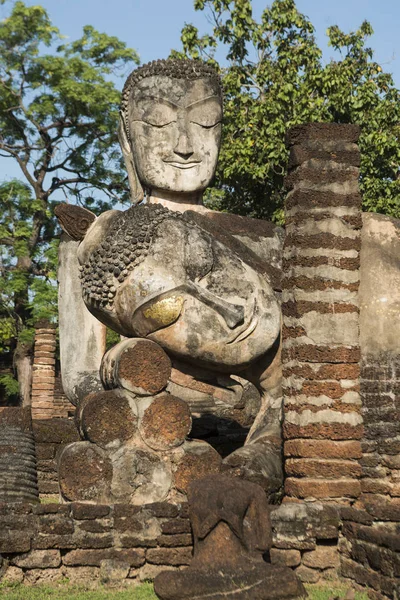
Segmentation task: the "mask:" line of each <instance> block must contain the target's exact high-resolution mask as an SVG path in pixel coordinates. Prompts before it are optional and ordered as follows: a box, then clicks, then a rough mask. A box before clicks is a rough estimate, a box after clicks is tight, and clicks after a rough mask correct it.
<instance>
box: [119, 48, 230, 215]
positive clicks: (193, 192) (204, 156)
mask: <svg viewBox="0 0 400 600" xmlns="http://www.w3.org/2000/svg"><path fill="white" fill-rule="evenodd" d="M221 121H222V90H221V82H220V79H219V76H218V74H217V72H216V71H215V70H214V69H213V68H212V67H211V66H209V65H206V64H204V63H202V62H201V61H196V60H174V59H168V60H158V61H154V62H151V63H148V64H147V65H144V66H142V67H139V68H138V69H135V70H134V71H133V72H132V73H131V75H130V76H129V77H128V79H127V81H126V83H125V86H124V89H123V93H122V101H121V112H120V127H119V139H120V143H121V148H122V152H123V154H124V158H125V163H126V167H127V171H128V177H129V184H130V188H131V196H132V202H133V204H136V203H138V202H140V201H141V200H142V199H143V197H144V191H146V193H147V194H148V195H153V196H154V195H155V196H161V197H163V196H166V197H169V198H171V197H172V198H173V199H174V200H178V201H185V199H188V198H190V200H191V201H193V198H195V197H196V196H201V194H202V192H203V191H204V190H205V189H206V188H207V187H208V186H209V185H210V182H211V180H212V178H213V176H214V173H215V168H216V164H217V159H218V153H219V147H220V140H221Z"/></svg>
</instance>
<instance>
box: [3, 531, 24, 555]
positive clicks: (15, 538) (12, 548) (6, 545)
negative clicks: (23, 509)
mask: <svg viewBox="0 0 400 600" xmlns="http://www.w3.org/2000/svg"><path fill="white" fill-rule="evenodd" d="M30 549H31V535H30V534H29V533H23V532H22V531H10V532H2V533H1V534H0V553H1V554H9V553H14V552H29V550H30Z"/></svg>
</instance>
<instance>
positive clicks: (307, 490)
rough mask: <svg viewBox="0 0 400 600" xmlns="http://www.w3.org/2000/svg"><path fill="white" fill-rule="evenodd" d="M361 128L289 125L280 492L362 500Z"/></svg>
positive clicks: (284, 256) (293, 495)
mask: <svg viewBox="0 0 400 600" xmlns="http://www.w3.org/2000/svg"><path fill="white" fill-rule="evenodd" d="M358 135H359V130H358V128H357V127H356V126H353V125H337V124H310V125H305V126H297V127H294V128H293V129H292V130H291V132H290V133H289V135H288V144H289V146H290V162H289V174H288V176H287V182H286V185H287V188H288V190H289V192H288V195H287V200H286V233H287V235H286V240H285V245H284V255H283V282H282V289H283V297H282V312H283V354H282V357H283V358H282V361H283V392H284V410H285V415H284V428H283V429H284V437H285V440H286V441H285V450H284V452H285V458H286V462H285V468H286V475H287V478H286V481H285V492H286V495H287V496H288V497H290V498H297V499H300V498H301V499H308V498H319V499H324V500H334V501H342V500H343V501H349V500H350V499H352V498H356V497H358V496H359V494H360V483H359V476H360V472H361V468H360V465H359V462H358V459H359V458H360V457H361V446H360V441H359V440H360V438H361V436H362V432H363V425H362V422H363V421H362V416H361V414H360V408H361V400H360V387H359V384H360V367H359V361H360V346H359V308H358V287H359V267H360V229H361V226H362V220H361V212H360V211H361V196H360V193H359V189H358V176H359V169H358V166H359V161H360V157H359V151H358V147H357V145H356V142H357V139H358Z"/></svg>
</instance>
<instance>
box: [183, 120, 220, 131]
mask: <svg viewBox="0 0 400 600" xmlns="http://www.w3.org/2000/svg"><path fill="white" fill-rule="evenodd" d="M190 122H191V123H194V125H198V126H199V127H202V128H203V129H213V128H214V127H216V126H217V125H219V124H220V123H221V121H217V122H216V123H213V124H212V125H210V124H209V123H200V122H199V121H193V120H192V121H190Z"/></svg>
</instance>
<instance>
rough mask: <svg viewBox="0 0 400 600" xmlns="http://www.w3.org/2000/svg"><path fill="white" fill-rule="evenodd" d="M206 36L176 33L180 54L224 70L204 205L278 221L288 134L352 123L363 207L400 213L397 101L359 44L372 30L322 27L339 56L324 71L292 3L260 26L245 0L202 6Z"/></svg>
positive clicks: (276, 6) (308, 27)
mask: <svg viewBox="0 0 400 600" xmlns="http://www.w3.org/2000/svg"><path fill="white" fill-rule="evenodd" d="M194 5H195V9H196V10H204V11H206V12H207V13H208V15H209V17H210V21H211V22H212V24H213V27H212V32H211V33H208V34H207V35H203V36H201V35H200V34H199V32H198V30H197V29H196V28H195V27H193V26H192V25H186V26H185V27H184V28H183V30H182V38H181V39H182V44H183V52H184V53H185V54H186V55H188V56H192V57H198V56H200V57H202V58H203V59H205V60H209V61H212V62H214V63H215V60H214V54H215V49H216V47H217V45H219V46H223V47H224V49H225V51H226V59H227V61H228V66H227V67H224V68H221V69H220V70H221V75H222V77H223V84H224V91H225V106H224V109H225V110H224V113H225V114H224V138H223V143H222V149H221V154H220V161H219V166H218V171H217V177H216V182H215V186H216V189H215V190H210V192H209V193H208V195H207V198H208V201H209V202H210V203H211V204H212V205H213V206H214V207H215V206H218V208H219V209H220V210H229V211H233V212H238V213H239V214H248V215H251V216H256V217H262V218H273V219H275V220H280V219H281V218H282V202H283V194H282V186H283V178H284V175H285V172H286V162H287V149H286V147H285V143H284V139H285V133H286V131H287V129H288V128H289V127H291V126H292V125H296V124H300V123H305V122H309V121H314V122H315V121H337V122H340V123H349V122H352V123H357V124H359V125H360V127H361V138H360V148H361V152H362V163H361V178H360V183H361V189H362V192H363V197H364V208H365V209H366V210H374V211H379V212H385V213H387V214H391V215H393V216H397V217H399V216H400V195H399V182H398V177H399V165H400V143H399V142H400V140H399V125H398V123H400V102H399V100H400V97H399V90H397V89H396V88H395V87H394V84H393V80H392V78H391V76H390V75H389V74H387V73H383V71H382V68H381V67H380V66H379V65H378V64H377V63H376V62H374V61H373V51H372V50H371V49H370V48H369V47H368V46H367V45H366V42H367V39H368V37H369V36H370V35H371V34H372V32H373V31H372V27H371V25H370V24H369V23H368V22H367V21H364V22H363V23H362V24H361V26H360V27H359V29H358V30H356V31H354V32H350V33H348V34H346V33H344V32H342V31H341V30H340V29H339V28H338V27H337V26H334V27H330V28H329V29H328V31H327V34H328V37H329V43H330V45H331V46H332V47H333V49H334V50H335V51H336V52H337V53H338V54H339V55H340V60H333V61H331V62H330V63H328V64H326V65H324V64H323V63H322V58H321V57H322V53H321V50H320V48H319V47H318V46H317V44H316V41H315V37H314V28H313V26H312V24H311V23H310V21H309V20H308V19H307V17H305V16H304V15H302V14H301V13H300V12H299V11H298V10H297V8H296V5H295V2H294V1H293V0H275V1H274V2H272V4H271V5H270V6H269V7H267V8H266V9H265V11H264V12H263V14H262V16H261V19H260V22H256V21H255V20H254V19H253V17H252V14H251V2H250V1H249V0H231V1H228V0H226V1H224V2H222V1H221V0H204V1H202V2H198V1H197V2H195V4H194Z"/></svg>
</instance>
